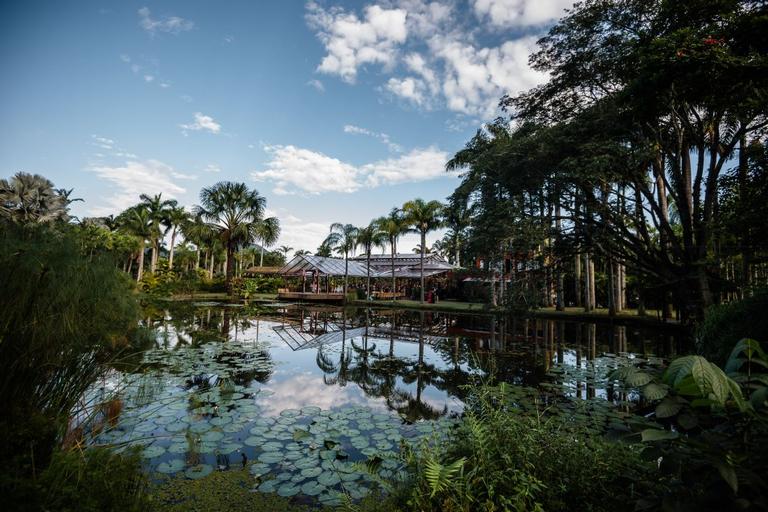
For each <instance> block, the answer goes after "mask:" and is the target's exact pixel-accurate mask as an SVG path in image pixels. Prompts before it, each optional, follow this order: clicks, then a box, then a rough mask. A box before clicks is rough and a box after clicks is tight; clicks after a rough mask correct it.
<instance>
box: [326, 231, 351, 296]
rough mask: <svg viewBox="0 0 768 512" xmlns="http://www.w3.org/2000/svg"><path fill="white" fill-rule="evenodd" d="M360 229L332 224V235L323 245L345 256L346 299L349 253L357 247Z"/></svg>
mask: <svg viewBox="0 0 768 512" xmlns="http://www.w3.org/2000/svg"><path fill="white" fill-rule="evenodd" d="M357 234H358V229H357V228H356V227H355V226H353V225H352V224H341V223H340V222H334V223H333V224H331V233H330V234H329V235H328V236H327V237H326V238H325V241H324V242H323V244H327V245H328V246H329V247H331V248H333V249H335V250H336V252H337V253H339V254H343V255H344V298H345V299H346V297H347V282H348V280H349V253H350V252H352V251H353V250H354V249H355V246H356V245H357Z"/></svg>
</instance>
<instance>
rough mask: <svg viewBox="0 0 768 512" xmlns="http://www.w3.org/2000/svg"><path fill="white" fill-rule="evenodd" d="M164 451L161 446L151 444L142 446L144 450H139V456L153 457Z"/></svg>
mask: <svg viewBox="0 0 768 512" xmlns="http://www.w3.org/2000/svg"><path fill="white" fill-rule="evenodd" d="M164 453H165V448H163V447H162V446H158V445H156V444H153V445H152V446H147V447H146V448H144V451H143V452H141V456H142V457H144V458H145V459H153V458H155V457H159V456H160V455H162V454H164Z"/></svg>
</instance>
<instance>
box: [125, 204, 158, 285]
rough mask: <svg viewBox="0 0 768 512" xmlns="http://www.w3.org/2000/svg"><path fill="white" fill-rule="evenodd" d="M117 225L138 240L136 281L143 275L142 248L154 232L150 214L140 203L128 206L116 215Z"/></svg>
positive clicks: (143, 248)
mask: <svg viewBox="0 0 768 512" xmlns="http://www.w3.org/2000/svg"><path fill="white" fill-rule="evenodd" d="M117 222H118V225H119V226H120V229H121V230H122V231H125V232H126V233H128V234H130V235H132V236H134V237H136V239H137V240H139V255H138V260H139V262H138V265H139V268H138V271H137V273H136V282H138V281H141V278H142V276H143V275H144V250H145V249H146V244H147V240H148V239H151V238H152V235H153V234H154V231H153V227H152V216H151V214H150V213H149V211H148V210H147V209H146V208H144V206H142V205H136V206H132V207H130V208H128V209H127V210H125V211H124V212H123V213H121V214H120V215H119V216H118V217H117Z"/></svg>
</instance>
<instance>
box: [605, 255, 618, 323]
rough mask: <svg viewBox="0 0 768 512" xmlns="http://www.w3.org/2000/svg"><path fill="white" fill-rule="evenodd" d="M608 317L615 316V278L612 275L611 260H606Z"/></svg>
mask: <svg viewBox="0 0 768 512" xmlns="http://www.w3.org/2000/svg"><path fill="white" fill-rule="evenodd" d="M607 266H608V286H607V290H606V291H607V292H608V315H609V316H615V315H616V276H615V274H614V264H613V261H612V260H608V265H607Z"/></svg>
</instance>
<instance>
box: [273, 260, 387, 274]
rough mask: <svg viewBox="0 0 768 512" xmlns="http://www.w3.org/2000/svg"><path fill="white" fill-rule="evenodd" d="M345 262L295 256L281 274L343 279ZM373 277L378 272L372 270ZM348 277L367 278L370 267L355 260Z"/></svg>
mask: <svg viewBox="0 0 768 512" xmlns="http://www.w3.org/2000/svg"><path fill="white" fill-rule="evenodd" d="M344 265H345V264H344V260H342V259H340V258H326V257H324V256H313V255H309V254H308V255H301V256H294V258H293V259H292V260H291V261H289V262H288V264H287V265H285V266H284V267H283V268H281V269H280V274H281V275H283V276H303V275H307V274H312V273H315V272H317V274H318V275H320V276H332V277H342V276H344ZM370 274H371V277H373V276H375V275H376V271H375V270H373V269H371V271H370ZM347 275H348V276H349V277H366V276H367V275H368V267H366V266H365V264H363V263H360V262H358V261H355V260H349V263H348V268H347Z"/></svg>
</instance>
